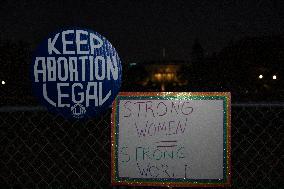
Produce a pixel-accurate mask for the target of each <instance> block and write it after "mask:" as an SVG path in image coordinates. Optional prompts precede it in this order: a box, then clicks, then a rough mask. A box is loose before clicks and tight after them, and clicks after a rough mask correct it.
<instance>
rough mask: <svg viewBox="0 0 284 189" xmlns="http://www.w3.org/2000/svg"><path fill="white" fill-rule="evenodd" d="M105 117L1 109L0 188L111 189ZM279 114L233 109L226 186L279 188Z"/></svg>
mask: <svg viewBox="0 0 284 189" xmlns="http://www.w3.org/2000/svg"><path fill="white" fill-rule="evenodd" d="M110 114H111V111H110V110H109V111H107V112H106V113H105V114H104V115H102V116H101V117H98V118H94V119H92V120H87V121H68V120H65V119H64V118H63V117H60V116H55V115H52V114H50V113H48V112H47V111H45V109H43V108H40V107H31V108H28V107H22V108H21V107H10V108H8V107H7V108H4V107H2V108H0V129H1V132H0V133H1V134H0V154H1V157H0V186H1V188H111V186H110ZM283 114H284V105H283V104H274V105H269V104H266V105H265V104H254V105H252V104H234V105H233V107H232V171H233V172H232V187H231V188H281V187H282V186H283V184H284V181H283V177H284V175H283V170H284V167H283V157H284V156H283V138H284V136H283V133H284V132H283V118H284V115H283ZM116 188H118V187H116ZM119 188H130V187H119ZM132 188H135V187H132ZM136 188H143V187H136Z"/></svg>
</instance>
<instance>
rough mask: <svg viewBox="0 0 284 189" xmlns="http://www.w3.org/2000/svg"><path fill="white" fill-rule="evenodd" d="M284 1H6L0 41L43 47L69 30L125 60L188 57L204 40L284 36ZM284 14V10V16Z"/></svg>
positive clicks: (215, 44)
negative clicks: (91, 34)
mask: <svg viewBox="0 0 284 189" xmlns="http://www.w3.org/2000/svg"><path fill="white" fill-rule="evenodd" d="M283 10H284V2H283V1H282V2H281V1H261V0H258V1H257V0H253V1H249V0H243V1H231V0H222V1H221V0H220V1H217V0H208V1H202V0H187V1H178V0H171V1H166V0H163V1H162V0H160V1H158V0H155V1H146V0H143V1H113V2H109V1H108V2H106V1H94V0H93V1H84V0H81V1H76V2H75V1H71V0H69V1H43V0H30V1H27V0H21V1H18V0H4V1H3V0H2V1H1V7H0V24H1V34H0V36H1V38H2V39H4V40H6V39H9V38H11V39H13V40H23V41H27V42H29V43H31V44H32V45H36V44H38V43H39V42H40V41H41V40H43V39H44V38H45V37H46V36H47V35H48V34H49V33H51V32H53V31H56V30H58V29H59V28H62V27H66V26H79V27H84V28H90V29H92V30H95V31H97V32H99V33H100V34H102V35H103V36H105V37H106V38H108V39H109V40H110V41H111V43H112V44H113V45H114V46H115V48H116V49H117V51H118V53H119V55H120V57H121V58H122V61H142V60H153V59H157V58H159V57H161V55H162V48H163V47H164V48H166V54H167V57H168V58H169V59H181V60H183V59H188V58H189V52H190V50H191V46H192V43H193V41H194V39H195V38H199V40H200V43H201V44H202V45H203V47H204V48H205V50H206V51H207V52H209V53H212V52H214V51H219V50H220V49H222V48H223V47H225V46H226V44H228V43H229V41H231V40H237V39H240V38H243V37H245V36H261V35H272V34H283V33H284V11H283ZM281 11H282V12H281Z"/></svg>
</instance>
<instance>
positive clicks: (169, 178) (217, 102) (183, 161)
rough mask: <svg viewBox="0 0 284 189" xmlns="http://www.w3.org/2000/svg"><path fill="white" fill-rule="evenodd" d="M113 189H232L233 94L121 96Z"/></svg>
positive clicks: (115, 111)
mask: <svg viewBox="0 0 284 189" xmlns="http://www.w3.org/2000/svg"><path fill="white" fill-rule="evenodd" d="M111 137H112V184H113V185H141V186H197V187H199V186H200V187H201V186H228V185H230V180H231V179H230V173H231V168H230V164H231V162H230V93H120V94H119V95H118V97H117V98H116V100H115V101H114V103H113V112H112V134H111Z"/></svg>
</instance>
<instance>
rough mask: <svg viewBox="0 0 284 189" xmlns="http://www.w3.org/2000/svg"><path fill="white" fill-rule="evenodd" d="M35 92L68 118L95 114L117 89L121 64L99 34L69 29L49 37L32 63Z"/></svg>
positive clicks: (39, 48)
mask: <svg viewBox="0 0 284 189" xmlns="http://www.w3.org/2000/svg"><path fill="white" fill-rule="evenodd" d="M30 75H31V80H32V87H33V92H34V94H35V95H36V96H37V97H38V98H39V100H40V101H41V102H42V103H43V104H44V105H45V106H47V108H48V109H49V110H50V111H52V112H55V113H58V114H61V115H63V116H64V117H67V118H88V117H94V116H98V115H100V114H101V113H103V112H104V111H105V110H106V109H107V108H109V107H110V106H111V104H112V102H113V100H114V99H115V97H116V95H117V94H118V92H119V88H120V85H121V76H122V67H121V61H120V58H119V57H118V54H117V52H116V50H115V48H114V47H113V46H112V44H111V43H110V42H109V41H108V40H107V39H106V38H105V37H103V36H102V35H100V34H99V33H97V32H95V31H92V30H89V29H82V28H68V29H64V30H60V31H58V32H55V33H53V34H51V35H50V36H48V38H46V39H45V40H44V41H43V42H42V43H41V44H40V45H39V46H38V47H37V49H36V50H35V52H34V55H33V58H32V64H31V74H30Z"/></svg>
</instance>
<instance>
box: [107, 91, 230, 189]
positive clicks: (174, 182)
mask: <svg viewBox="0 0 284 189" xmlns="http://www.w3.org/2000/svg"><path fill="white" fill-rule="evenodd" d="M149 98H150V99H170V100H177V99H181V100H223V107H224V114H223V115H224V117H223V118H224V121H223V131H224V132H223V136H224V137H223V139H224V142H223V144H224V145H223V146H224V151H223V154H224V155H223V159H224V161H223V179H183V178H170V179H168V178H164V179H161V178H158V179H153V178H128V177H119V176H118V166H117V165H118V162H117V161H118V152H117V151H118V150H117V147H118V133H117V132H116V131H118V127H119V124H118V122H119V121H118V112H119V106H118V104H119V101H120V100H126V99H128V100H143V99H149ZM231 170H232V165H231V93H229V92H120V93H119V94H118V96H117V97H116V99H115V101H114V102H113V105H112V114H111V184H112V185H128V186H168V187H187V186H189V187H228V186H231V174H232V173H231Z"/></svg>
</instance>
